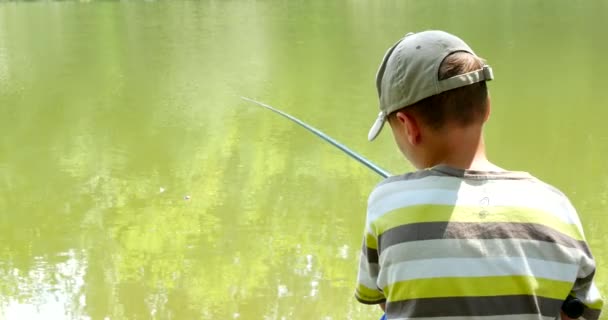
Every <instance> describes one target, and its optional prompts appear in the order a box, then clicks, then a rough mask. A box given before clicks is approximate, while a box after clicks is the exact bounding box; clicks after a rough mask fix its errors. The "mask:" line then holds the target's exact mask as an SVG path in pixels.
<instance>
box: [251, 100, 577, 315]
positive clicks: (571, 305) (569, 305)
mask: <svg viewBox="0 0 608 320" xmlns="http://www.w3.org/2000/svg"><path fill="white" fill-rule="evenodd" d="M241 99H243V100H245V101H249V102H252V103H255V104H257V105H258V106H261V107H264V108H266V109H268V110H270V111H272V112H275V113H277V114H279V115H281V116H283V117H285V118H287V119H289V120H291V121H293V122H295V123H297V124H299V125H301V126H302V127H304V128H305V129H306V130H308V131H310V132H311V133H313V134H315V135H316V136H318V137H319V138H321V139H323V140H325V141H326V142H328V143H330V144H331V145H333V146H335V147H336V148H338V149H340V150H342V151H343V152H344V153H346V154H347V155H348V156H350V157H351V158H353V159H355V160H357V161H359V162H360V163H361V164H363V165H365V166H366V167H368V168H370V169H372V170H374V172H376V173H377V174H379V175H380V176H382V177H383V178H387V177H389V176H390V175H391V174H390V173H389V172H388V171H386V170H384V169H382V168H380V167H379V166H378V165H376V164H374V163H373V162H371V161H369V160H367V159H366V158H364V157H363V156H362V155H360V154H358V153H356V152H354V151H353V150H351V149H349V148H348V147H347V146H345V145H343V144H341V143H340V142H338V141H336V140H335V139H333V138H332V137H330V136H328V135H327V134H325V133H323V132H322V131H321V130H319V129H317V128H315V127H313V126H311V125H309V124H307V123H306V122H304V121H302V120H300V119H298V118H296V117H294V116H292V115H290V114H289V113H287V112H284V111H281V110H279V109H276V108H274V107H271V106H269V105H267V104H265V103H262V102H259V101H256V100H253V99H250V98H247V97H241ZM561 309H562V311H563V312H564V313H565V314H566V315H567V316H568V317H570V318H571V319H577V318H579V317H580V316H582V314H583V312H584V310H585V305H584V304H583V302H582V301H581V300H579V299H578V298H575V297H572V296H568V297H567V298H566V300H565V301H564V302H563V304H562V307H561ZM384 319H386V314H384V315H383V316H382V318H380V320H384Z"/></svg>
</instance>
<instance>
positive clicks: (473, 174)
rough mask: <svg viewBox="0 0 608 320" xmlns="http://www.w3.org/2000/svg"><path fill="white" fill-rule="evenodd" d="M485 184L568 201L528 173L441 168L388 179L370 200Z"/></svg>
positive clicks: (374, 191) (375, 189)
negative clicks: (379, 195) (408, 190)
mask: <svg viewBox="0 0 608 320" xmlns="http://www.w3.org/2000/svg"><path fill="white" fill-rule="evenodd" d="M487 182H491V183H492V184H494V185H496V184H498V185H504V186H506V187H505V188H507V189H513V190H519V191H523V190H526V191H528V192H534V193H543V194H545V195H547V196H550V198H553V199H554V200H557V199H560V200H566V201H568V197H567V196H566V195H565V194H564V193H563V192H562V191H561V190H559V189H558V188H557V187H555V186H553V185H551V184H549V183H547V182H545V181H543V180H541V179H539V178H537V177H535V176H533V175H531V174H530V173H528V172H523V171H475V170H464V169H457V168H452V167H448V166H443V165H439V166H435V167H432V168H428V169H423V170H417V171H412V172H407V173H404V174H401V175H396V176H391V177H388V178H386V179H384V180H383V181H381V182H380V183H379V184H377V185H376V186H375V188H374V190H373V191H372V194H370V197H374V194H378V193H380V194H386V193H387V192H388V193H391V191H397V190H401V191H403V190H404V189H411V190H424V189H437V188H439V189H461V188H462V186H463V184H466V185H467V186H471V187H475V186H482V185H485V183H487ZM501 189H502V188H501Z"/></svg>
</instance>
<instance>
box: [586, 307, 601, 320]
mask: <svg viewBox="0 0 608 320" xmlns="http://www.w3.org/2000/svg"><path fill="white" fill-rule="evenodd" d="M601 313H602V310H597V309H591V308H585V311H583V316H582V317H583V318H585V319H586V320H597V319H599V318H600V314H601Z"/></svg>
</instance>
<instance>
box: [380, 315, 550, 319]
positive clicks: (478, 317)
mask: <svg viewBox="0 0 608 320" xmlns="http://www.w3.org/2000/svg"><path fill="white" fill-rule="evenodd" d="M513 318H514V317H513V315H510V314H506V315H500V316H477V317H470V316H460V317H455V316H454V317H417V318H392V319H391V320H411V319H416V320H513ZM515 318H517V320H557V319H556V318H555V316H551V317H544V316H539V315H537V314H518V315H517V317H515Z"/></svg>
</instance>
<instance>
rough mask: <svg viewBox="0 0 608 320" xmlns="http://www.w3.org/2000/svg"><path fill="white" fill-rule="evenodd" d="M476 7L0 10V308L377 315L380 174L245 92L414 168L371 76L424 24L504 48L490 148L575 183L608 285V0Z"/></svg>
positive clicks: (29, 6) (109, 314)
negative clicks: (367, 244) (374, 275)
mask: <svg viewBox="0 0 608 320" xmlns="http://www.w3.org/2000/svg"><path fill="white" fill-rule="evenodd" d="M470 4H471V6H463V5H460V4H459V5H458V6H456V5H449V6H447V7H446V6H445V2H443V1H426V2H420V3H419V2H403V1H385V2H382V3H373V2H365V1H363V2H357V3H351V2H340V1H337V2H323V1H312V2H298V1H288V2H287V1H284V2H277V3H264V2H258V1H230V2H225V1H221V2H220V1H206V2H202V3H198V2H179V3H168V2H161V3H159V2H146V3H126V2H100V3H96V2H94V3H72V2H60V3H54V2H40V3H3V4H0V108H1V110H2V116H0V128H2V130H3V131H2V133H3V134H2V136H0V280H1V281H0V318H3V319H4V318H5V319H104V320H105V319H355V320H357V319H377V318H378V316H379V310H377V308H372V307H367V306H361V305H359V304H358V303H357V302H355V301H354V299H353V296H352V292H353V284H354V281H355V272H356V266H357V257H358V251H359V248H360V241H361V234H362V227H363V223H364V221H363V219H364V210H365V203H366V198H367V194H368V192H369V191H370V190H371V188H372V187H373V186H374V185H375V184H376V183H378V182H379V181H380V178H379V177H377V176H375V175H374V173H373V172H369V171H368V170H367V169H366V168H364V167H362V166H360V165H359V164H358V163H356V162H354V161H352V160H351V159H349V158H347V157H346V156H344V155H342V154H341V153H340V152H339V151H336V150H335V149H333V148H332V147H330V146H328V145H326V144H324V143H321V142H319V141H318V140H317V138H315V137H313V136H312V135H309V134H308V133H306V132H304V131H302V130H301V128H299V127H297V126H294V125H293V124H292V123H289V122H287V121H284V120H282V119H280V118H277V117H276V116H275V115H273V114H270V113H267V112H266V111H264V110H262V109H259V108H257V107H256V106H252V105H250V104H248V103H245V102H243V101H242V100H241V99H240V98H239V97H240V96H248V97H252V98H256V99H259V100H261V101H264V102H267V103H270V104H272V105H275V106H277V107H280V108H282V109H284V110H286V111H288V112H290V113H292V114H294V115H296V116H298V117H300V118H302V119H303V120H305V121H307V122H310V123H312V124H314V125H315V126H316V127H319V128H320V129H322V130H323V131H325V132H327V133H328V134H330V135H331V136H333V137H335V138H337V139H338V140H340V141H341V142H344V143H345V144H346V145H348V146H350V147H352V148H353V149H355V150H358V151H361V153H363V154H364V155H365V156H367V157H369V158H370V159H373V160H374V161H376V162H377V163H378V164H379V165H381V166H383V167H386V168H389V169H391V171H393V172H402V171H405V170H408V169H410V168H409V167H408V165H407V164H404V162H403V160H402V159H400V157H399V156H398V154H397V152H396V151H395V148H394V147H393V146H392V141H390V138H389V137H387V136H385V137H383V138H380V139H379V141H377V142H376V143H374V144H368V143H367V142H366V131H367V128H368V125H369V124H370V122H371V121H372V120H373V118H374V117H375V114H376V112H375V110H376V109H375V108H376V101H375V92H374V86H373V75H374V72H375V69H376V66H377V63H378V61H379V60H380V57H381V55H382V54H383V53H384V50H385V49H386V47H388V46H389V45H390V44H391V43H392V42H393V41H394V40H395V39H397V38H399V37H400V36H402V35H403V33H405V32H406V31H409V30H419V29H426V28H431V27H432V28H444V29H449V30H452V31H453V32H455V33H457V34H462V35H463V37H465V38H466V39H467V40H469V41H470V42H472V46H473V47H475V48H476V49H477V50H478V51H479V52H481V53H483V55H484V56H485V57H486V58H488V59H489V60H490V63H491V64H492V65H493V67H494V69H495V71H496V74H497V81H496V83H494V84H492V88H491V90H492V95H493V99H494V104H493V119H492V120H491V122H490V124H489V126H488V132H487V140H488V141H489V144H490V153H491V155H492V156H493V157H494V159H496V160H497V162H498V163H499V164H501V165H504V166H506V167H513V168H514V169H526V170H531V171H532V172H533V173H535V174H537V175H539V176H540V177H541V178H545V179H546V180H547V181H549V182H551V183H553V184H555V185H557V186H558V187H560V188H561V189H562V190H564V191H565V192H566V193H567V194H568V195H570V196H571V197H572V200H573V202H574V204H575V205H576V207H577V208H578V209H579V211H580V212H581V215H582V217H583V223H584V224H585V227H586V231H587V237H588V238H589V242H590V244H591V246H592V249H593V250H594V253H595V255H596V257H597V260H598V264H599V266H600V270H599V272H598V278H599V285H600V287H601V288H602V290H603V291H604V292H606V289H608V280H607V279H608V278H606V277H608V275H607V274H608V270H607V269H606V268H605V267H604V266H605V265H607V264H608V251H606V249H605V246H604V245H603V244H604V242H605V240H606V239H607V238H606V235H605V233H604V232H603V231H602V229H601V228H602V226H603V225H604V223H602V222H607V220H606V217H605V214H604V212H605V211H606V208H607V206H608V203H607V202H608V167H607V166H605V161H604V159H605V158H606V156H607V155H608V139H607V136H606V134H605V132H604V130H603V127H604V119H605V118H606V116H608V113H607V111H606V108H605V105H606V103H607V102H608V96H607V95H606V92H605V90H604V89H603V88H604V87H605V85H606V81H605V79H604V78H603V77H602V75H604V74H606V73H607V72H606V71H608V70H607V68H608V67H607V65H606V64H593V65H590V64H587V63H586V61H602V59H603V57H602V56H601V54H602V52H605V51H606V50H605V49H608V48H606V43H605V42H603V41H595V40H594V39H603V37H604V35H603V33H602V32H603V30H605V29H606V28H605V26H604V25H603V24H605V21H608V19H607V18H608V17H606V15H607V14H608V10H607V9H608V8H607V6H608V5H607V4H606V3H605V2H600V1H596V2H585V3H571V2H566V1H554V2H552V5H551V8H548V7H547V5H546V3H544V2H540V1H539V2H522V3H515V2H505V3H500V4H499V3H495V2H492V3H486V2H484V1H473V2H470ZM549 9H551V10H549ZM472 15H474V16H476V17H478V19H470V17H471V16H472ZM540 16H542V17H543V24H542V25H541V24H539V22H538V21H539V20H538V17H540ZM488 26H491V27H490V29H488ZM488 30H491V32H490V31H488ZM581 35H585V37H582V36H581ZM587 37H588V38H587ZM563 43H573V44H575V45H576V49H572V48H564V46H563ZM556 48H557V49H559V51H556V50H555V49H556ZM556 52H559V53H556ZM572 61H575V62H576V63H572ZM514 66H519V67H520V69H519V70H520V71H517V72H516V70H515V68H514ZM556 66H559V67H556ZM564 74H567V75H568V76H567V77H564V76H563V75H564ZM539 75H542V80H543V81H540V80H539ZM555 79H559V81H557V80H555ZM581 79H584V80H581ZM573 106H577V107H576V108H575V109H576V111H577V115H576V116H572V113H573V109H574V107H573ZM514 124H517V126H516V127H517V128H516V129H517V130H514ZM547 158H551V161H550V162H547V161H546V160H547ZM566 168H567V169H566ZM570 168H572V169H570Z"/></svg>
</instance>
